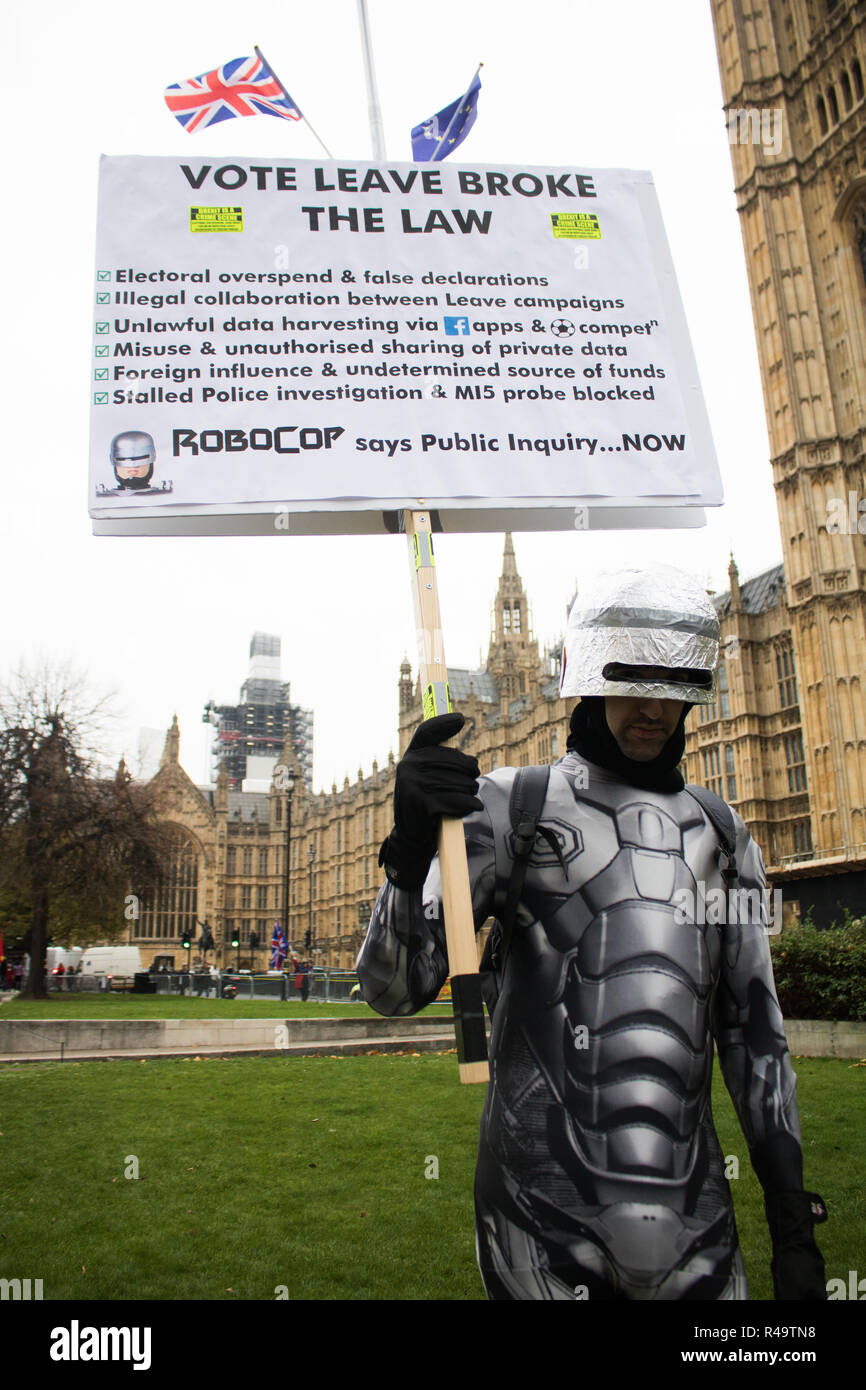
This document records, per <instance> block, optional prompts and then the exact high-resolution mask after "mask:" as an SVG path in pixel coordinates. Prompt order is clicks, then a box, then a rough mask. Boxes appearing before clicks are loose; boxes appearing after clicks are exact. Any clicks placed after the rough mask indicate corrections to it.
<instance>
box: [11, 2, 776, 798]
mask: <svg viewBox="0 0 866 1390" xmlns="http://www.w3.org/2000/svg"><path fill="white" fill-rule="evenodd" d="M369 13H370V21H371V27H372V32H373V42H374V47H375V58H376V69H377V77H378V83H379V93H380V99H381V105H382V111H383V117H384V124H385V138H386V144H387V152H388V156H389V158H390V159H392V160H401V161H406V160H410V159H411V157H412V153H411V146H410V141H409V131H410V129H411V127H412V126H413V125H416V124H418V123H419V122H420V121H421V120H422V119H424V118H425V117H427V116H429V115H431V114H432V113H433V112H434V111H436V110H437V109H439V108H440V107H441V106H443V105H445V104H446V103H447V102H448V101H450V100H452V99H454V98H456V97H458V96H459V95H461V93H462V92H463V91H464V90H465V88H466V86H467V85H468V83H469V80H470V78H471V76H472V73H473V71H474V70H475V67H476V66H477V64H478V63H479V62H480V61H483V62H484V68H483V71H482V82H483V88H482V93H481V100H480V104H479V115H478V120H477V122H476V125H475V128H474V129H473V131H472V132H471V134H470V135H469V137H468V139H467V141H466V143H465V144H464V146H463V147H462V151H461V153H462V154H463V156H464V159H465V161H466V162H467V163H468V161H469V160H470V159H471V161H472V163H473V164H480V163H489V164H493V165H497V166H499V165H502V164H522V165H534V164H538V165H541V164H544V165H564V166H571V167H576V168H604V167H619V168H623V167H626V168H633V169H642V168H645V169H649V170H650V171H651V172H652V173H653V175H654V178H655V182H656V187H657V190H658V194H659V199H660V202H661V207H662V212H663V215H664V218H665V224H666V228H667V233H668V238H669V241H670V244H671V249H672V253H673V258H674V263H675V266H676V269H677V274H678V278H679V285H680V290H681V293H682V297H683V301H684V304H685V310H686V316H687V319H688V323H689V327H690V331H691V335H692V342H693V346H694V350H695V355H696V358H697V362H698V367H699V370H700V374H701V379H702V383H703V388H704V394H705V398H706V402H707V408H708V411H709V417H710V422H711V426H712V429H713V433H714V437H715V442H716V450H717V454H718V458H719V463H720V467H721V472H722V478H723V481H724V486H725V492H726V498H727V501H726V505H725V506H724V507H723V508H721V509H718V510H717V511H715V512H711V513H710V514H709V524H708V526H707V527H706V528H705V529H703V530H699V531H693V532H687V533H683V532H679V531H677V532H671V531H656V532H650V533H645V534H635V535H621V534H620V535H616V534H615V533H609V534H606V535H605V534H595V535H587V534H585V533H580V532H575V533H558V534H544V535H540V534H530V533H525V534H520V533H517V534H516V535H515V548H516V551H517V560H518V566H519V569H520V572H521V574H522V576H523V579H524V582H525V585H526V589H527V592H528V594H529V597H530V601H531V604H532V608H533V612H534V620H535V621H534V626H535V632H536V635H537V636H538V637H539V638H540V639H541V642H542V644H544V643H546V642H552V641H554V640H555V639H556V638H557V637H558V636H559V635H561V633H562V630H563V627H564V620H565V605H566V603H567V601H568V599H569V598H570V596H571V594H572V593H573V591H574V587H575V581H577V582H578V583H579V582H580V579H581V577H583V576H588V575H589V574H591V573H592V571H593V568H594V567H596V566H598V565H599V564H601V563H604V564H605V565H606V564H608V563H611V562H614V563H615V562H617V561H620V560H625V559H626V558H633V557H647V558H649V557H651V556H655V557H657V558H661V559H666V560H669V561H673V562H675V563H679V564H681V565H683V566H684V567H686V568H689V569H692V570H693V571H694V572H695V573H697V574H699V575H700V576H701V577H702V578H703V579H704V580H705V581H706V582H707V583H709V584H711V585H712V586H713V587H714V588H716V589H725V588H727V565H728V554H729V550H730V549H731V547H732V546H733V549H734V552H735V555H736V558H737V561H738V564H739V568H740V576H741V579H744V578H747V577H749V576H751V575H752V574H756V573H758V572H760V571H761V570H763V569H766V568H768V567H769V566H770V565H773V564H775V563H778V561H779V559H780V558H781V545H780V541H779V532H778V523H777V516H776V505H775V498H774V495H773V490H772V483H771V472H770V466H769V462H768V445H767V434H766V427H765V423H764V412H763V402H762V395H761V385H760V379H759V375H758V366H757V356H756V350H755V339H754V329H753V325H752V317H751V310H750V304H749V295H748V286H747V281H746V272H745V263H744V256H743V250H742V241H741V236H740V229H739V225H738V221H737V215H736V210H735V199H734V193H733V177H732V171H731V161H730V151H729V148H728V143H727V132H726V128H725V122H724V116H723V113H722V109H721V105H722V97H721V85H720V81H719V75H718V69H717V63H716V50H715V44H714V39H713V32H712V25H711V19H710V4H709V0H658V3H654V4H652V5H649V4H647V3H646V2H645V0H606V3H605V4H603V5H599V4H598V3H596V0H535V3H534V4H533V5H531V6H527V5H525V4H517V3H509V2H508V0H473V3H467V0H439V3H437V4H436V5H435V6H434V5H424V4H409V3H406V2H405V0H369ZM0 32H2V36H3V40H2V41H3V56H4V60H5V61H4V74H5V80H4V83H3V86H2V91H0V103H2V110H3V117H4V122H3V124H4V129H5V130H6V132H7V150H6V154H5V156H4V160H3V166H2V168H3V175H4V193H5V198H4V213H3V217H2V233H0V235H2V245H3V267H4V272H5V274H4V280H3V300H4V316H3V317H4V324H5V329H6V333H5V337H6V354H5V356H6V364H5V367H4V370H3V373H2V381H3V430H4V435H5V438H4V442H3V451H2V453H3V462H2V465H0V466H2V469H3V494H2V495H3V501H4V505H3V506H2V511H0V576H2V596H3V597H2V614H3V616H2V629H0V631H2V650H0V678H6V677H8V676H9V675H10V674H11V672H12V671H13V670H14V669H15V668H16V667H18V666H19V665H21V664H24V665H30V664H33V663H35V662H36V661H37V660H42V659H47V660H49V661H50V662H63V661H65V662H67V663H71V664H72V665H73V666H75V667H76V668H77V669H79V670H82V671H84V672H86V673H87V675H88V676H89V679H90V681H91V683H92V686H93V688H94V689H95V690H96V691H98V692H102V691H105V690H109V689H112V690H115V691H116V692H117V699H116V702H115V706H116V709H117V712H118V719H117V721H116V723H115V725H114V726H113V728H112V729H111V732H110V734H109V735H108V737H107V739H106V752H107V753H109V754H110V756H111V757H112V759H113V760H116V758H117V757H119V755H120V753H121V752H124V753H125V754H126V757H127V760H128V762H129V763H130V765H131V766H133V767H134V766H135V763H136V755H137V745H138V736H139V729H140V728H142V727H147V728H154V727H157V728H164V727H167V726H168V724H169V723H170V722H171V718H172V715H173V714H174V713H177V716H178V719H179V722H180V728H181V762H182V763H183V765H184V767H185V768H186V770H187V771H188V773H189V774H190V776H191V777H192V778H193V780H194V781H196V782H203V781H206V780H208V769H209V766H210V759H209V755H208V750H209V743H210V735H211V732H212V731H211V730H210V729H209V728H207V727H206V726H205V725H203V724H202V722H201V712H202V706H203V705H204V703H205V701H206V700H207V699H209V698H214V699H216V700H217V701H219V702H221V703H224V702H229V701H232V700H234V699H235V698H236V696H237V693H238V688H239V686H240V684H241V682H242V681H243V679H244V677H245V675H246V672H247V661H248V647H249V639H250V635H251V634H252V632H253V631H256V630H263V631H266V632H274V633H279V634H280V635H281V637H282V639H283V679H287V680H290V681H291V685H292V698H293V699H294V700H295V701H297V702H298V703H300V704H302V705H305V706H308V707H311V708H312V709H313V710H314V711H315V775H314V781H315V786H316V789H317V790H318V789H320V788H329V787H330V785H331V783H332V782H333V781H334V780H336V781H337V782H338V784H342V781H343V777H344V775H345V774H346V773H348V774H349V776H350V778H351V779H354V777H355V776H356V775H357V772H358V769H359V767H360V768H362V769H363V771H364V772H365V773H367V772H369V769H370V765H371V763H372V761H373V759H374V758H378V759H379V761H380V762H384V761H385V759H386V758H387V755H388V750H389V748H392V747H394V745H395V743H396V719H397V688H396V683H397V678H398V674H399V665H400V662H401V660H402V658H403V656H404V654H408V656H409V658H410V660H411V661H412V663H413V669H414V668H415V666H416V646H415V634H414V618H413V610H412V598H411V591H410V587H409V572H408V563H407V554H406V543H405V539H404V538H402V537H353V538H328V539H310V540H307V539H298V538H292V539H291V540H289V539H287V538H286V537H283V536H280V537H276V536H275V537H273V538H271V537H263V538H261V539H252V540H243V539H234V538H229V539H222V538H213V539H211V538H208V539H198V540H190V539H151V538H140V539H133V538H105V537H94V536H92V534H91V529H90V521H89V518H88V515H87V473H88V431H89V414H88V406H89V399H90V372H91V324H92V317H93V310H92V305H93V284H94V233H95V217H96V188H97V174H98V160H99V155H100V153H106V154H115V155H122V154H139V155H179V154H183V155H185V156H189V155H190V154H195V155H196V157H201V156H205V155H210V156H216V155H244V156H257V157H265V156H267V157H277V156H279V157H282V158H287V157H291V158H299V159H301V158H319V157H320V156H321V150H320V148H319V146H318V145H317V144H316V142H315V140H314V138H313V136H312V134H311V133H310V131H309V130H308V128H307V127H305V126H304V125H303V124H296V123H290V122H283V121H277V120H273V119H270V118H268V117H265V116H261V117H255V118H249V119H243V120H235V121H229V122H225V123H223V124H221V125H220V126H218V127H217V128H216V130H215V131H214V132H212V133H208V132H204V133H201V134H198V135H195V136H190V135H187V133H186V132H185V131H184V130H182V129H181V127H180V126H179V125H178V124H177V123H176V122H175V121H174V120H173V118H172V117H171V116H170V115H169V113H168V111H167V109H166V107H165V105H164V103H163V100H162V92H163V89H164V87H165V86H166V85H167V84H168V83H169V82H176V81H180V80H182V79H184V78H187V77H192V76H194V75H196V74H198V73H201V72H205V71H206V70H208V69H209V68H212V67H215V66H217V65H218V64H220V63H223V62H227V61H228V60H229V59H231V58H235V57H239V56H241V55H245V54H249V53H251V52H252V48H253V45H255V44H258V45H259V46H260V47H261V48H262V49H263V50H264V52H265V54H266V55H267V57H268V59H269V60H270V62H271V64H272V66H273V67H274V68H275V70H276V71H277V73H278V74H279V76H280V78H281V79H282V81H283V82H284V83H285V85H286V87H287V88H288V90H289V91H290V92H291V94H292V96H293V97H294V98H295V100H296V101H297V102H298V104H299V105H300V107H301V109H302V110H303V111H304V112H305V114H307V115H308V116H309V118H310V120H311V121H312V123H313V125H314V126H315V128H316V130H317V131H318V132H319V134H320V135H321V136H322V138H323V139H324V141H325V143H326V144H327V145H328V147H329V148H330V149H331V151H332V152H333V154H334V155H335V157H337V158H343V159H346V160H355V159H367V158H369V157H370V156H371V152H372V151H371V143H370V135H369V126H368V119H367V97H366V90H365V86H364V77H363V69H362V64H361V48H360V39H359V30H358V20H357V6H356V3H355V0H319V3H318V4H316V5H315V6H313V5H309V4H307V5H302V4H299V3H296V4H291V3H286V0H283V2H282V3H269V2H268V0H247V3H245V4H243V5H238V4H237V3H227V0H208V3H206V4H205V3H199V0H195V3H190V0H172V3H168V0H150V3H149V5H148V6H147V7H146V8H144V7H141V8H139V7H136V6H131V5H118V4H117V3H102V2H101V0H83V3H80V4H77V5H69V4H67V3H60V0H44V2H43V3H42V4H41V5H39V6H36V5H33V4H32V3H30V0H7V3H6V5H5V7H4V10H3V14H2V17H0ZM501 553H502V537H501V536H495V535H494V536H490V535H486V536H485V535H479V536H450V537H439V538H438V541H437V567H438V574H439V584H440V602H441V606H442V614H443V626H444V631H445V640H446V656H447V660H448V662H449V664H451V665H453V666H475V665H477V664H478V662H479V657H480V655H481V653H482V649H484V650H485V651H486V645H487V640H488V631H489V613H490V605H491V602H492V599H493V597H494V594H495V591H496V583H497V577H498V575H499V571H500V567H501Z"/></svg>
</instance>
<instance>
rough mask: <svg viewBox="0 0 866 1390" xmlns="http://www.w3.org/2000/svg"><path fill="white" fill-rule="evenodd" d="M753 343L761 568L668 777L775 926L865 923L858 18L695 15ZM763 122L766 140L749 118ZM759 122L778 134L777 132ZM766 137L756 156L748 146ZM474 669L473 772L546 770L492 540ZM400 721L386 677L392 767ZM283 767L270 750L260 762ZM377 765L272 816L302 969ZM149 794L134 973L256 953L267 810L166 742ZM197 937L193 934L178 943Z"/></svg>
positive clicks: (542, 699)
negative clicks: (712, 69) (778, 549)
mask: <svg viewBox="0 0 866 1390" xmlns="http://www.w3.org/2000/svg"><path fill="white" fill-rule="evenodd" d="M710 3H711V8H712V17H713V24H714V28H715V35H716V43H717V49H718V57H719V69H720V73H721V79H722V88H723V97H724V110H725V114H726V118H727V122H728V130H729V134H730V137H731V157H732V162H733V173H734V187H735V196H736V200H737V207H738V210H739V214H740V220H741V228H742V235H743V243H744V247H745V254H746V267H747V273H748V277H749V285H750V291H751V298H752V311H753V316H754V321H755V330H756V335H757V344H758V354H759V361H760V368H761V378H762V384H763V390H764V403H765V410H766V417H767V426H768V431H769V437H770V450H771V466H772V470H773V480H774V486H775V489H776V497H777V504H778V513H779V525H780V533H781V541H782V565H781V566H777V567H775V568H773V569H770V570H768V571H767V572H766V573H765V574H761V575H757V576H755V577H754V578H751V579H749V580H747V581H746V582H744V583H743V584H740V582H739V576H738V574H737V571H736V567H735V566H734V564H733V561H732V563H731V568H730V589H729V592H728V593H726V594H724V595H721V596H718V597H717V598H716V604H717V608H718V610H719V613H720V616H721V619H722V632H723V637H724V644H723V648H724V656H723V660H722V662H721V666H720V684H719V694H718V699H717V702H716V706H715V707H710V708H709V709H704V710H703V711H699V710H695V711H693V712H692V714H690V716H689V725H688V728H689V734H688V739H687V745H686V768H687V776H688V779H689V780H691V781H697V782H703V783H704V784H705V785H708V786H710V787H713V788H714V789H716V790H718V791H720V792H721V793H722V794H723V795H724V796H725V797H726V798H727V799H728V800H729V801H730V802H731V803H732V804H733V805H734V806H735V807H736V809H737V810H738V811H739V812H740V813H741V814H742V815H743V817H744V819H745V820H746V822H747V824H748V825H749V827H750V829H751V830H752V833H753V834H754V835H755V838H756V839H757V841H758V843H759V844H760V845H761V848H762V850H763V853H764V858H765V861H766V863H767V866H768V873H769V876H770V880H771V882H773V883H774V884H776V885H778V886H780V887H781V888H782V890H783V893H784V896H785V900H786V902H787V904H788V906H789V913H790V915H792V916H797V915H798V914H799V915H800V916H805V914H806V912H807V911H811V912H812V913H813V916H814V917H815V920H816V921H819V922H823V923H826V922H829V921H830V920H832V919H833V918H837V919H838V918H840V917H841V915H842V911H843V909H844V908H846V907H847V908H848V909H849V910H850V911H852V912H853V913H855V914H856V913H860V914H862V912H863V909H864V906H866V705H864V697H863V678H864V672H866V534H864V533H866V87H864V68H866V5H864V3H863V0H710ZM768 118H769V125H768V123H767V120H768ZM779 122H780V123H781V136H780V138H776V132H778V130H779ZM771 131H772V132H773V138H772V141H771V140H770V139H769V138H767V136H768V135H769V134H770V132H771ZM495 612H496V618H495V624H494V630H493V634H492V640H491V643H490V650H489V655H488V659H487V663H486V665H485V666H484V668H483V669H481V670H478V671H454V670H452V671H451V673H450V677H451V691H452V698H453V701H454V704H455V706H456V707H457V708H458V709H461V710H462V711H463V712H464V713H465V714H466V716H467V729H466V732H465V738H466V743H467V746H470V745H471V747H472V748H473V749H474V751H475V752H476V753H477V755H478V757H479V761H480V763H481V767H482V770H483V771H487V770H489V769H491V768H494V767H496V766H502V765H505V764H506V763H511V764H518V765H519V764H521V763H528V762H534V761H553V760H554V759H556V758H557V757H559V756H561V754H562V753H563V752H564V751H565V738H566V734H567V728H568V715H569V713H570V711H569V709H567V708H566V707H565V705H564V704H563V702H562V701H561V700H560V699H559V696H558V686H557V653H556V650H555V649H554V650H552V651H549V652H547V653H545V654H544V655H543V656H541V655H540V654H539V651H538V646H537V643H536V642H535V640H534V638H533V636H532V634H531V632H530V630H529V614H528V608H527V604H526V596H525V595H524V593H523V589H522V585H521V584H520V579H519V576H518V574H517V569H516V564H515V561H514V553H513V548H512V546H511V544H510V541H507V542H506V548H505V562H504V566H503V573H502V578H501V580H500V587H499V594H498V596H497V601H496V608H495ZM419 717H420V705H419V701H418V691H417V689H416V687H415V684H414V682H413V679H412V673H411V668H410V667H409V665H408V663H404V666H403V668H402V669H401V672H400V680H399V729H400V750H401V751H402V750H403V749H404V748H405V745H406V742H407V741H408V737H409V734H410V730H411V729H412V728H413V727H414V725H415V723H416V722H417V720H418V718H419ZM283 757H284V760H285V761H286V763H288V762H289V761H290V755H289V750H288V749H285V750H284V753H283ZM393 772H394V767H393V759H390V758H389V761H388V764H387V766H386V767H385V768H383V769H379V768H377V767H376V766H375V765H374V768H373V771H372V772H371V774H370V776H368V777H366V778H365V777H363V776H362V775H360V774H359V776H358V779H357V780H356V781H355V782H354V783H353V784H351V785H350V783H349V781H348V779H346V781H345V782H344V784H343V788H342V790H339V791H338V789H337V788H336V787H333V788H332V790H331V792H330V793H329V794H320V795H318V796H316V795H313V794H311V793H309V792H308V791H307V790H306V789H305V788H304V787H303V786H301V785H299V786H298V788H297V790H296V791H295V792H294V794H293V798H292V805H291V851H290V861H289V863H290V867H289V898H290V901H289V905H288V912H289V923H290V937H291V941H292V945H293V946H294V948H295V949H296V950H297V951H298V952H299V954H304V937H305V934H306V933H307V932H309V933H310V938H311V949H312V951H313V954H314V957H315V959H316V960H317V961H319V962H322V963H327V964H330V965H333V966H350V965H351V964H352V963H353V961H354V958H355V953H356V951H357V948H358V946H359V944H360V941H361V938H362V935H363V929H364V923H365V922H366V920H367V917H368V913H369V907H370V904H371V902H372V900H373V897H374V894H375V892H376V888H377V885H378V883H379V881H380V880H379V870H378V868H377V867H376V862H375V861H376V855H377V848H378V845H379V843H380V842H381V840H382V839H383V838H384V836H385V834H386V833H387V831H388V829H389V827H390V821H391V797H392V793H393ZM153 785H154V790H155V791H158V792H159V794H160V796H161V797H163V799H164V804H165V808H166V810H165V814H166V815H168V816H169V817H170V818H171V819H172V820H173V821H174V823H175V824H176V826H177V831H178V842H177V843H178V848H177V852H176V855H175V860H174V863H173V865H172V867H171V871H170V872H169V873H168V874H167V878H166V886H165V891H164V893H163V894H162V895H161V898H160V903H158V904H156V905H154V907H153V908H150V909H147V910H146V911H145V912H143V913H142V916H141V918H140V919H139V921H138V923H137V924H136V930H137V932H138V936H137V940H138V941H139V943H140V944H141V946H142V947H143V948H144V949H143V954H144V955H145V956H146V958H150V957H151V956H152V955H153V954H155V953H157V952H158V951H159V950H160V949H162V950H165V948H166V944H167V943H173V944H175V946H176V945H177V943H178V941H179V930H180V929H181V928H182V927H183V925H189V926H190V927H193V926H194V925H195V923H197V922H200V921H203V920H206V921H208V922H209V924H210V925H211V927H212V929H213V932H214V937H215V939H216V941H217V943H218V951H217V955H218V958H219V957H221V958H222V959H223V960H224V961H225V962H226V963H228V961H229V957H230V955H231V952H230V951H229V950H228V949H227V948H226V946H225V944H224V943H225V942H226V941H227V940H229V939H230V937H229V935H228V933H230V931H231V929H232V928H233V927H234V926H237V927H238V929H239V931H240V934H241V941H242V943H243V947H242V959H243V958H246V959H247V961H248V963H253V964H260V965H261V964H264V961H265V956H264V952H263V951H259V952H258V953H257V955H253V953H251V952H250V951H249V933H250V931H251V930H252V931H255V932H257V933H258V934H259V936H260V938H262V939H269V938H270V932H271V930H272V927H273V921H274V918H275V917H278V916H279V917H280V918H282V913H283V908H282V904H283V902H284V898H285V895H286V873H285V865H286V854H285V845H286V838H287V837H286V830H287V824H286V820H287V811H288V794H287V793H286V792H285V791H280V790H278V789H274V790H272V792H271V793H270V794H269V795H264V794H245V793H243V792H230V791H229V790H228V787H227V785H226V782H225V779H221V780H218V781H217V784H216V787H196V786H194V784H193V783H192V782H191V781H190V780H189V778H188V777H186V775H185V773H184V772H183V771H182V769H181V767H180V764H179V760H178V735H177V729H176V727H173V728H172V730H171V731H170V733H169V736H168V739H167V742H166V751H165V754H164V757H163V764H162V767H161V768H160V771H159V773H158V774H157V776H156V778H154V782H153ZM196 934H198V933H197V932H196Z"/></svg>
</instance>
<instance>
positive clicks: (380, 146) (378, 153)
mask: <svg viewBox="0 0 866 1390" xmlns="http://www.w3.org/2000/svg"><path fill="white" fill-rule="evenodd" d="M358 20H359V23H360V25H361V46H362V47H363V49H364V71H365V72H366V74H367V98H368V103H369V108H368V109H369V113H370V136H371V138H372V141H373V158H374V159H375V160H379V161H383V160H385V159H387V158H388V156H387V155H386V153H385V131H384V129H383V126H382V112H381V110H380V108H379V93H378V92H377V90H376V73H375V71H374V68H373V45H372V42H371V40H370V24H369V21H368V19H367V5H366V0H358Z"/></svg>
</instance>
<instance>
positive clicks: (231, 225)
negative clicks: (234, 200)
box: [189, 208, 244, 232]
mask: <svg viewBox="0 0 866 1390" xmlns="http://www.w3.org/2000/svg"><path fill="white" fill-rule="evenodd" d="M189 229H190V231H191V232H242V231H243V229H244V210H243V208H190V210H189Z"/></svg>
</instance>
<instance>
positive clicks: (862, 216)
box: [851, 199, 866, 288]
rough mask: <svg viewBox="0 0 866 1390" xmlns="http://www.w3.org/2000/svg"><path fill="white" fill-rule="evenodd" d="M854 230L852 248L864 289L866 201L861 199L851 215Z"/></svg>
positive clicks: (865, 270) (865, 281) (865, 285)
mask: <svg viewBox="0 0 866 1390" xmlns="http://www.w3.org/2000/svg"><path fill="white" fill-rule="evenodd" d="M851 222H852V224H853V229H854V248H855V250H856V252H857V258H858V260H859V262H860V269H861V271H862V272H863V287H864V288H866V199H861V201H860V202H859V203H858V204H857V206H856V208H855V209H854V212H853V213H852V215H851Z"/></svg>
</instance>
